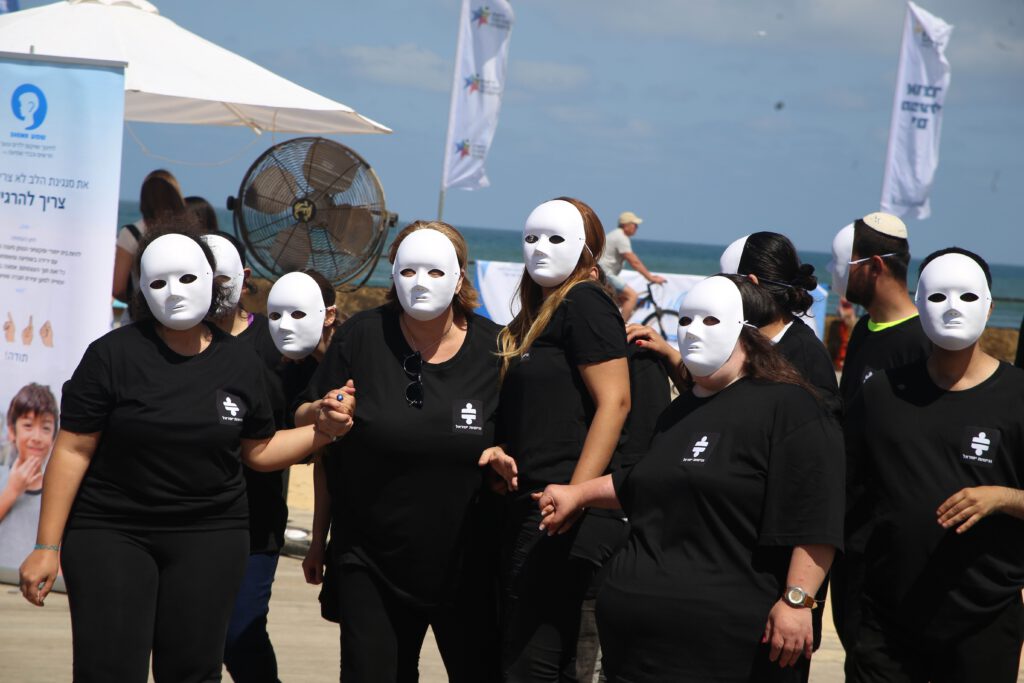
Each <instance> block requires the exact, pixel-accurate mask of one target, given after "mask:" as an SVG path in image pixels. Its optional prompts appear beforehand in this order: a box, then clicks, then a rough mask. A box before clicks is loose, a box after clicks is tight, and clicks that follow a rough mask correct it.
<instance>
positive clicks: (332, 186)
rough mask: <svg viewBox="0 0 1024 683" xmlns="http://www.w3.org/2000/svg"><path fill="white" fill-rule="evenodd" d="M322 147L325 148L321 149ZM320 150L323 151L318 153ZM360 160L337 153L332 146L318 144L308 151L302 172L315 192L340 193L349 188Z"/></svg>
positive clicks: (357, 170)
mask: <svg viewBox="0 0 1024 683" xmlns="http://www.w3.org/2000/svg"><path fill="white" fill-rule="evenodd" d="M321 147H322V148H323V149H322V150H321ZM318 150H320V151H321V153H320V154H317V151H318ZM359 167H360V164H359V161H357V160H356V159H352V158H351V157H349V156H348V155H345V154H341V153H340V152H339V153H335V150H334V149H333V148H332V147H329V146H327V145H322V144H316V145H313V146H312V147H310V148H309V151H308V152H306V160H305V161H304V162H303V164H302V172H303V173H304V174H305V175H306V182H307V183H309V186H310V188H312V191H313V193H315V194H318V195H319V194H332V195H333V194H340V193H342V192H344V191H345V190H347V189H348V188H349V187H350V186H351V185H352V181H353V180H355V178H356V173H358V172H359Z"/></svg>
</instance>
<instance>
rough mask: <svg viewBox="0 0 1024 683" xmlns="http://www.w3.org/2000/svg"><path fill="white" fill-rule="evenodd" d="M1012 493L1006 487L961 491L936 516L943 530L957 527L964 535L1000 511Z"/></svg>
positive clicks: (940, 508)
mask: <svg viewBox="0 0 1024 683" xmlns="http://www.w3.org/2000/svg"><path fill="white" fill-rule="evenodd" d="M1010 493H1011V491H1010V489H1007V488H1006V487H1004V486H974V487H972V488H966V489H960V490H959V491H957V492H956V493H954V494H953V495H952V496H950V497H949V498H947V499H946V500H945V502H943V503H942V505H940V506H939V509H938V510H936V511H935V514H936V516H938V522H939V525H940V526H941V527H942V528H943V529H950V528H953V527H956V532H957V533H958V534H962V533H964V532H965V531H967V530H968V529H970V528H971V527H972V526H974V525H975V524H977V523H978V522H980V521H981V520H982V519H984V518H985V517H987V516H989V515H990V514H992V513H993V512H998V511H1000V510H1001V509H1002V508H1003V506H1004V505H1005V504H1006V503H1007V502H1008V497H1009V494H1010ZM957 525H959V526H957Z"/></svg>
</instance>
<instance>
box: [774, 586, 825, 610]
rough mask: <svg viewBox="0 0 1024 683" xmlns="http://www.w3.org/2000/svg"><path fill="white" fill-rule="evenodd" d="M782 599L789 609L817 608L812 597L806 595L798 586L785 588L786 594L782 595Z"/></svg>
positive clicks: (816, 603) (815, 601)
mask: <svg viewBox="0 0 1024 683" xmlns="http://www.w3.org/2000/svg"><path fill="white" fill-rule="evenodd" d="M782 599H783V600H784V601H785V603H786V604H787V605H789V606H790V607H806V608H808V609H814V608H815V607H817V606H818V601H817V600H815V599H814V596H813V595H808V593H807V591H805V590H804V589H803V588H801V587H800V586H786V592H785V593H783V594H782Z"/></svg>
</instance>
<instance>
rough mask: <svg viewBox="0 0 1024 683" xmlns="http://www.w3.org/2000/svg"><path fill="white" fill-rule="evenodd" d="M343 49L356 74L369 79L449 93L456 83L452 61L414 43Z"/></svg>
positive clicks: (341, 54) (353, 46)
mask: <svg viewBox="0 0 1024 683" xmlns="http://www.w3.org/2000/svg"><path fill="white" fill-rule="evenodd" d="M339 52H340V58H341V59H344V60H346V61H347V67H348V68H349V69H350V70H351V71H352V73H353V74H355V75H356V76H359V77H360V78H363V79H366V80H368V81H374V82H377V83H384V84H387V85H398V86H403V87H408V88H416V89H418V90H429V91H431V92H445V91H447V90H449V89H450V88H451V85H452V66H451V62H449V61H448V60H446V59H444V58H443V57H441V56H440V55H439V54H437V53H436V52H432V51H431V50H428V49H426V48H422V47H419V46H417V45H415V44H413V43H403V44H402V45H395V46H388V45H350V46H348V47H342V48H339Z"/></svg>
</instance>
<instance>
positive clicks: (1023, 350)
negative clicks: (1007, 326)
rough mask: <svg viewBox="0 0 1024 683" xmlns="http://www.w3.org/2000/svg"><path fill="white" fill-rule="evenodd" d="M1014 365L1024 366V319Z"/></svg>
mask: <svg viewBox="0 0 1024 683" xmlns="http://www.w3.org/2000/svg"><path fill="white" fill-rule="evenodd" d="M1014 365H1016V366H1017V367H1018V368H1024V319H1022V320H1021V321H1020V332H1019V333H1018V335H1017V358H1016V359H1015V361H1014Z"/></svg>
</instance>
